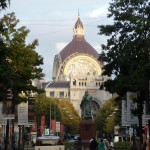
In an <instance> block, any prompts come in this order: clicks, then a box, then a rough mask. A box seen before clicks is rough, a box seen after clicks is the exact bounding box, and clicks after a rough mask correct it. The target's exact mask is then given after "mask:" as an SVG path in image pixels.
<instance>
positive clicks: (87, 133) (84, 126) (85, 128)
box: [80, 120, 96, 150]
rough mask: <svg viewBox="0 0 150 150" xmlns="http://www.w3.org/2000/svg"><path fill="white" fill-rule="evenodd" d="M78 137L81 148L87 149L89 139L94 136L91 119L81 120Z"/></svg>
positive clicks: (93, 126)
mask: <svg viewBox="0 0 150 150" xmlns="http://www.w3.org/2000/svg"><path fill="white" fill-rule="evenodd" d="M80 137H81V141H82V144H83V150H87V149H89V147H90V140H91V139H92V138H93V137H96V128H95V123H94V121H93V120H81V122H80Z"/></svg>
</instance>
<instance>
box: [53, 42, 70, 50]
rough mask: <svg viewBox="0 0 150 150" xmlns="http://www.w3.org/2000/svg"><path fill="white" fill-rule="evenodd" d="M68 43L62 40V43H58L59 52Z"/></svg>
mask: <svg viewBox="0 0 150 150" xmlns="http://www.w3.org/2000/svg"><path fill="white" fill-rule="evenodd" d="M67 44H68V43H65V42H61V43H56V48H57V50H58V52H60V51H61V50H62V49H63V48H64V47H65V46H66V45H67Z"/></svg>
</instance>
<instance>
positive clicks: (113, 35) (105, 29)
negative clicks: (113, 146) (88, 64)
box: [98, 0, 150, 142]
mask: <svg viewBox="0 0 150 150" xmlns="http://www.w3.org/2000/svg"><path fill="white" fill-rule="evenodd" d="M108 10H109V14H108V18H111V17H112V18H113V20H114V22H113V23H112V25H99V26H98V27H99V29H100V32H99V34H100V35H105V36H108V39H107V43H106V44H102V53H101V54H100V57H99V60H100V61H104V62H105V66H104V68H103V69H104V72H103V75H108V76H112V75H114V78H111V79H109V80H107V81H106V82H104V84H103V86H104V87H105V88H106V90H108V91H109V92H111V93H117V94H118V95H119V97H122V96H125V94H126V92H128V91H130V92H136V93H137V99H136V102H137V103H138V105H137V110H136V112H137V116H138V119H139V128H140V130H139V131H140V139H141V142H142V114H143V102H144V101H145V100H146V99H147V98H148V94H147V93H148V92H149V91H148V90H149V88H148V86H149V80H150V13H149V12H150V2H149V0H114V1H113V3H110V6H109V8H108Z"/></svg>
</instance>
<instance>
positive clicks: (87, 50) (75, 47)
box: [59, 37, 99, 63]
mask: <svg viewBox="0 0 150 150" xmlns="http://www.w3.org/2000/svg"><path fill="white" fill-rule="evenodd" d="M76 53H78V54H80V53H82V54H83V53H84V54H89V55H90V56H93V57H94V58H96V59H98V57H99V54H98V52H97V51H96V50H95V49H94V48H93V47H92V46H91V45H90V44H89V43H88V42H86V40H85V39H84V38H83V37H74V38H73V40H72V41H71V42H70V43H69V44H68V45H67V46H66V47H64V48H63V49H62V50H61V51H60V53H59V54H60V56H61V60H62V63H63V62H64V61H65V59H67V58H68V57H69V56H71V55H73V54H76Z"/></svg>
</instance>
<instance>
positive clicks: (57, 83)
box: [46, 81, 70, 88]
mask: <svg viewBox="0 0 150 150" xmlns="http://www.w3.org/2000/svg"><path fill="white" fill-rule="evenodd" d="M69 87H70V83H69V81H53V82H51V83H50V84H49V85H48V86H47V87H46V88H69Z"/></svg>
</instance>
